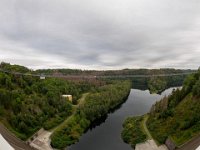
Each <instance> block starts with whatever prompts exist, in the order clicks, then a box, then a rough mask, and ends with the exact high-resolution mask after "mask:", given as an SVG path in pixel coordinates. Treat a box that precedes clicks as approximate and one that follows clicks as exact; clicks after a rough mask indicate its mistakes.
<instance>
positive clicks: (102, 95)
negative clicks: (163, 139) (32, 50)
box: [0, 63, 192, 148]
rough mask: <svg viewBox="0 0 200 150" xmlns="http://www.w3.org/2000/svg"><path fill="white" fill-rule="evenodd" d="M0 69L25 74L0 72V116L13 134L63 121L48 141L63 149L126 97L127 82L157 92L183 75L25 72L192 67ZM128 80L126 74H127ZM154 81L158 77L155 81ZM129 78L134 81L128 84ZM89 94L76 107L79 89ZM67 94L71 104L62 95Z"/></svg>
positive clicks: (162, 71) (132, 71) (160, 71)
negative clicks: (57, 75)
mask: <svg viewBox="0 0 200 150" xmlns="http://www.w3.org/2000/svg"><path fill="white" fill-rule="evenodd" d="M0 69H1V70H6V71H10V72H19V73H23V74H25V75H20V74H12V73H5V72H3V71H1V72H0V121H1V122H2V123H3V124H4V125H6V127H7V128H8V129H9V130H10V131H12V132H13V133H14V134H15V135H16V136H17V137H19V138H20V139H22V140H26V139H27V138H29V137H30V136H31V135H33V134H34V133H35V132H36V131H37V130H38V129H40V128H42V127H43V128H45V129H52V128H54V127H56V126H58V125H59V124H60V123H62V122H63V121H64V120H66V119H67V118H68V119H67V120H68V121H66V122H64V123H63V124H62V126H60V127H59V128H57V129H56V131H55V133H54V134H53V135H52V137H51V138H52V143H51V144H52V146H53V147H57V148H63V147H66V146H67V145H71V144H73V143H75V142H77V141H78V139H79V138H80V136H81V135H82V134H83V133H84V132H85V131H86V130H87V128H88V127H89V126H90V124H92V123H93V122H94V121H95V120H97V119H99V118H101V117H103V116H105V115H106V114H107V113H108V112H109V111H110V110H112V109H114V108H115V107H117V106H118V105H120V104H121V103H123V102H124V101H125V98H126V96H127V95H128V94H129V90H130V88H131V87H134V86H131V85H137V84H138V85H144V87H145V88H150V89H151V91H152V92H158V90H157V89H160V88H162V90H163V89H164V88H166V87H168V86H170V85H173V84H175V85H177V84H181V83H182V81H183V78H184V76H175V77H159V78H156V77H154V78H145V79H142V78H128V79H129V81H126V80H125V79H123V80H122V79H121V78H120V79H119V78H114V79H112V78H109V79H103V78H93V79H84V78H81V76H80V79H76V80H74V79H72V80H71V79H70V80H66V79H65V78H63V79H61V78H46V79H45V80H40V79H39V77H34V76H31V75H30V74H38V73H49V74H50V75H54V74H59V75H61V77H62V75H68V74H70V75H74V74H75V75H86V76H87V75H94V76H96V75H119V74H122V75H129V74H133V75H134V74H143V75H151V74H165V73H181V72H191V71H192V70H175V69H153V70H147V69H124V70H116V71H112V70H111V71H87V70H86V71H82V70H72V69H48V70H36V71H33V70H30V69H28V68H26V67H23V66H19V65H10V64H8V63H1V64H0ZM126 79H127V78H126ZM157 80H159V82H156V81H157ZM132 83H133V84H132ZM88 92H89V93H90V94H89V95H88V96H87V97H86V98H85V102H84V103H83V104H82V105H80V106H79V105H78V106H75V105H73V104H77V100H78V99H79V98H80V97H81V95H82V94H84V93H88ZM62 94H72V95H73V104H72V103H70V102H69V101H66V100H64V99H62V98H61V95H62Z"/></svg>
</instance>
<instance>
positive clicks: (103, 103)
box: [51, 81, 131, 149]
mask: <svg viewBox="0 0 200 150" xmlns="http://www.w3.org/2000/svg"><path fill="white" fill-rule="evenodd" d="M130 88H131V84H130V82H128V81H117V82H114V83H112V84H109V85H105V86H103V87H100V88H98V89H97V90H96V91H93V92H92V93H91V94H89V95H88V96H87V97H86V99H85V102H84V104H83V105H80V107H79V108H78V109H77V111H76V113H75V114H74V115H73V116H72V117H70V118H69V120H67V121H66V122H65V123H64V124H63V125H62V126H61V127H60V128H58V129H57V130H56V131H55V132H54V133H53V134H52V136H51V145H52V146H53V147H55V148H60V149H61V148H64V147H66V146H68V145H71V144H73V143H75V142H77V141H78V140H79V138H80V136H81V135H82V134H83V133H84V131H86V130H87V129H88V127H89V126H90V124H91V123H92V122H94V121H95V120H97V119H100V118H101V117H103V116H104V115H106V114H107V113H109V111H110V110H112V109H114V108H115V107H116V106H118V105H120V104H121V103H123V102H124V101H125V100H126V98H127V96H128V94H129V92H130Z"/></svg>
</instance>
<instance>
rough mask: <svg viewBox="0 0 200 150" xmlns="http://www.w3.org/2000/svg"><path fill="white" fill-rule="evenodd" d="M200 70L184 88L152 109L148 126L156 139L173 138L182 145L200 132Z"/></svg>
mask: <svg viewBox="0 0 200 150" xmlns="http://www.w3.org/2000/svg"><path fill="white" fill-rule="evenodd" d="M199 110H200V71H199V72H198V73H196V74H193V75H191V76H189V77H188V78H187V79H186V80H185V82H184V85H183V88H182V89H181V90H180V89H177V90H174V91H173V92H172V94H171V95H170V96H169V97H167V98H164V99H163V100H161V101H160V102H157V103H156V104H155V105H154V106H153V107H152V110H151V113H150V118H149V119H148V122H147V123H148V128H149V130H150V131H151V134H152V136H153V138H154V139H156V140H157V141H158V142H159V143H164V142H165V140H166V139H167V138H171V139H172V140H173V141H174V142H175V143H176V144H177V146H178V145H181V144H183V143H184V142H186V141H187V140H189V139H191V138H192V137H193V136H195V135H197V134H198V133H199V132H200V113H199Z"/></svg>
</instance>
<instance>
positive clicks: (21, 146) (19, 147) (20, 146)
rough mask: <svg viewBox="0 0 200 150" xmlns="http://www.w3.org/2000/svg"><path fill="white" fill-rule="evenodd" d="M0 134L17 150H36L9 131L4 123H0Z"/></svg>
mask: <svg viewBox="0 0 200 150" xmlns="http://www.w3.org/2000/svg"><path fill="white" fill-rule="evenodd" d="M0 133H1V135H2V136H3V137H4V139H5V140H6V141H7V142H8V143H9V144H10V145H11V146H12V147H13V148H14V149H15V150H35V149H33V148H31V147H30V146H29V145H28V144H26V143H25V142H24V141H22V140H20V139H18V138H17V137H16V136H15V135H14V134H12V133H11V132H10V131H8V129H6V127H5V126H4V125H3V124H2V123H0Z"/></svg>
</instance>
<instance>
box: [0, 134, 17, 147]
mask: <svg viewBox="0 0 200 150" xmlns="http://www.w3.org/2000/svg"><path fill="white" fill-rule="evenodd" d="M0 150H15V149H14V148H13V147H12V146H11V145H10V144H9V143H8V142H7V141H6V140H5V139H4V138H3V136H2V135H1V134H0Z"/></svg>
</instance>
